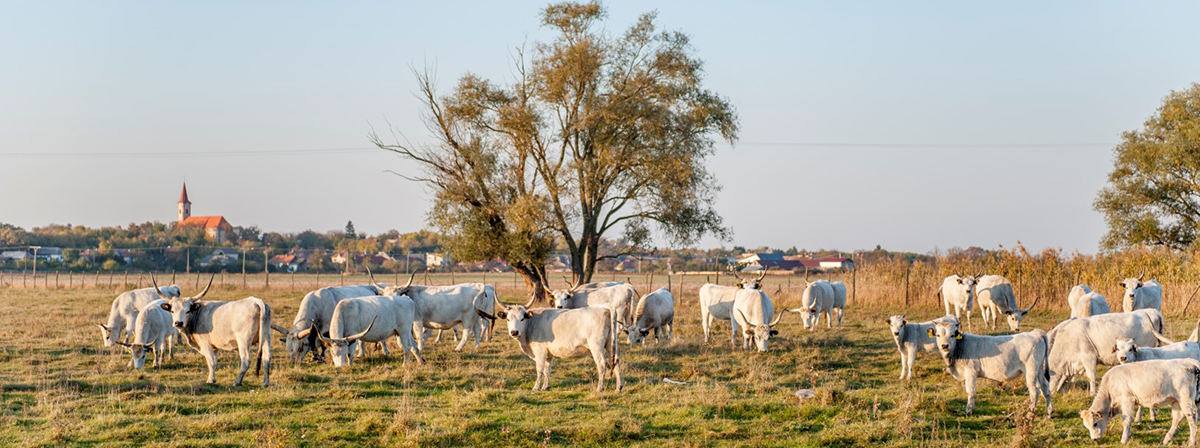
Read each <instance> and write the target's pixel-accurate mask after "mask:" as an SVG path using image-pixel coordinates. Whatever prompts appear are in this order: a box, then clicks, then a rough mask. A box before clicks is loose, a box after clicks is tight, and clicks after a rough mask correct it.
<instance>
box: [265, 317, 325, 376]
mask: <svg viewBox="0 0 1200 448" xmlns="http://www.w3.org/2000/svg"><path fill="white" fill-rule="evenodd" d="M307 324H308V325H307V326H305V328H304V329H303V330H300V331H296V327H295V326H293V327H292V330H291V331H288V332H286V334H285V335H284V337H282V338H279V340H280V341H281V342H283V346H284V347H287V352H288V357H289V358H291V361H292V365H296V364H299V363H300V362H301V361H303V360H304V355H306V354H308V352H309V351H311V350H312V349H313V347H316V346H317V343H318V342H320V339H319V338H317V333H320V332H321V323H320V322H317V320H316V319H310V320H309V321H308V322H307ZM272 327H274V325H272Z"/></svg>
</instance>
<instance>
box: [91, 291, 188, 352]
mask: <svg viewBox="0 0 1200 448" xmlns="http://www.w3.org/2000/svg"><path fill="white" fill-rule="evenodd" d="M161 291H162V295H163V296H165V297H179V286H176V285H169V286H164V287H162V290H161ZM158 296H159V295H158V294H156V293H155V292H154V288H142V289H135V290H133V291H126V292H123V293H121V294H120V295H118V296H117V298H116V299H113V302H112V308H111V309H109V311H108V322H107V324H96V325H97V326H99V327H100V338H101V339H103V340H104V346H105V347H112V346H113V344H115V343H117V342H118V341H125V340H127V339H129V337H130V336H133V320H134V319H136V318H137V315H138V311H140V310H141V309H142V307H144V306H146V304H148V303H150V302H153V301H155V300H158Z"/></svg>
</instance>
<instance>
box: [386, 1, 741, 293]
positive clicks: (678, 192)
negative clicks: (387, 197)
mask: <svg viewBox="0 0 1200 448" xmlns="http://www.w3.org/2000/svg"><path fill="white" fill-rule="evenodd" d="M604 17H605V11H604V8H603V7H601V5H600V4H599V3H596V2H592V3H586V4H579V3H560V4H554V5H550V6H548V7H546V8H545V9H544V10H543V11H542V25H543V26H547V27H550V28H553V29H554V30H555V31H557V37H556V38H555V39H554V40H553V41H551V42H548V43H539V44H536V45H535V46H534V51H533V53H532V55H531V56H529V57H527V56H526V53H525V52H524V51H523V50H518V52H517V54H516V57H515V58H514V59H515V60H516V67H514V72H515V74H516V76H515V79H514V80H513V82H512V83H511V84H510V85H508V86H501V85H498V84H495V83H492V82H490V81H487V80H484V79H481V78H479V77H477V76H475V75H472V74H467V75H465V76H463V77H462V78H461V79H460V80H459V83H458V85H457V86H456V87H455V89H454V91H453V92H452V93H451V94H450V95H449V96H446V97H441V96H438V94H437V93H436V92H435V89H434V80H433V79H431V75H430V73H429V72H428V71H426V72H424V73H418V74H417V76H418V80H419V83H420V89H421V97H422V99H423V100H424V101H425V107H426V111H425V112H426V125H427V127H428V128H429V129H430V130H431V131H432V132H433V134H434V136H435V137H436V139H437V144H435V145H421V146H413V145H409V144H402V143H399V142H397V143H395V144H390V145H389V144H385V143H384V142H383V141H382V140H381V139H380V138H379V137H378V135H375V134H374V133H373V134H372V135H371V137H372V140H373V141H374V143H375V144H376V145H378V146H379V147H380V148H383V149H386V150H390V151H394V152H396V153H399V154H401V155H402V156H404V157H407V158H409V159H412V160H415V161H417V162H419V163H420V164H421V166H422V169H423V170H424V172H425V175H424V176H421V177H417V178H413V179H415V180H419V181H422V182H425V183H427V184H429V185H430V186H431V187H432V190H433V192H434V202H435V204H434V207H433V209H431V211H430V212H429V220H430V222H431V223H432V224H433V225H434V226H435V227H437V228H438V229H439V230H441V233H442V234H443V235H446V236H447V237H448V239H449V240H450V241H449V242H448V244H447V245H448V246H449V247H450V248H451V250H452V253H453V254H454V256H455V257H457V258H459V259H460V260H464V261H480V260H484V259H489V258H493V257H499V258H503V259H505V260H506V261H508V262H509V264H511V265H513V267H514V269H515V270H516V271H517V272H518V273H521V275H522V276H523V277H525V278H526V282H527V283H528V284H529V285H530V286H531V288H533V289H534V290H535V294H540V292H539V291H537V290H538V289H540V288H536V287H535V286H536V285H537V284H539V283H547V282H546V278H545V272H544V262H545V258H546V256H547V255H548V253H549V250H550V248H551V247H553V242H554V241H553V239H554V238H560V239H561V240H562V242H563V243H564V244H565V246H566V248H567V251H568V252H569V253H570V255H571V269H572V272H573V274H574V277H573V281H574V282H575V283H585V282H588V281H591V278H592V274H593V273H594V272H595V269H596V263H597V262H598V261H601V260H604V259H606V258H613V257H617V256H619V255H620V254H621V253H622V251H616V252H609V253H602V252H604V251H602V250H601V241H602V240H603V239H604V236H605V235H607V234H609V233H610V232H612V231H613V230H615V229H623V230H624V235H623V238H624V240H625V242H626V243H627V244H628V245H627V246H626V249H625V250H626V251H628V250H630V249H631V248H636V247H639V246H644V245H645V244H646V243H648V242H649V239H650V227H651V226H652V225H654V226H655V227H657V229H658V230H660V231H661V232H662V233H663V235H665V236H666V237H667V238H668V239H669V240H670V241H671V242H672V243H674V244H689V243H692V242H695V241H696V240H697V239H698V238H699V237H701V236H703V235H705V234H709V233H711V234H715V235H717V236H719V237H722V238H726V237H728V230H727V229H726V228H725V227H724V226H723V225H722V220H721V218H720V216H719V215H717V213H716V211H715V210H713V208H712V202H713V196H714V194H715V192H716V191H717V188H718V187H717V186H716V182H715V179H713V176H712V175H711V174H710V173H709V172H708V171H707V169H706V167H705V165H704V162H705V160H706V159H707V157H708V156H710V155H712V153H713V152H714V145H715V140H714V137H718V136H719V137H721V138H724V139H725V140H727V141H729V142H733V141H734V140H735V139H736V135H737V130H738V123H737V116H736V113H735V112H734V108H733V106H732V105H730V104H729V102H728V101H727V100H726V99H724V98H722V97H720V96H719V95H717V94H716V93H713V92H711V91H708V90H705V89H704V88H702V86H701V82H702V79H703V76H702V75H703V71H702V63H701V61H700V60H699V59H697V58H696V57H695V56H694V55H693V51H694V50H693V48H692V47H691V45H690V44H689V42H688V37H687V36H686V35H685V34H683V33H680V32H659V31H657V29H656V27H655V25H654V19H655V13H648V14H644V15H642V16H641V17H640V18H639V19H638V20H637V22H636V23H635V24H634V25H633V26H632V27H630V28H629V29H628V30H627V31H625V33H623V34H622V35H620V36H618V37H613V36H610V35H608V34H605V33H604V32H603V25H602V23H601V22H602V20H603V18H604Z"/></svg>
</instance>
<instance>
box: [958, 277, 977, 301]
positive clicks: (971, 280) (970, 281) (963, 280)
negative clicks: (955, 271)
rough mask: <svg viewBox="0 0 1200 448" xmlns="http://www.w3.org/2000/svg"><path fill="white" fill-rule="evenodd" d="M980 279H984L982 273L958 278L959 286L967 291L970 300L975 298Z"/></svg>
mask: <svg viewBox="0 0 1200 448" xmlns="http://www.w3.org/2000/svg"><path fill="white" fill-rule="evenodd" d="M980 277H983V274H982V273H979V274H975V275H959V276H958V284H960V285H963V287H964V289H966V290H967V298H968V299H973V298H974V297H975V286H976V285H978V284H979V278H980Z"/></svg>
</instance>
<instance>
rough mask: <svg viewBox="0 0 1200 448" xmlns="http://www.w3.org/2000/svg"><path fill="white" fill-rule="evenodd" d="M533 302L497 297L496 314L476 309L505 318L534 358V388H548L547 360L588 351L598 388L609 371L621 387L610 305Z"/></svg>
mask: <svg viewBox="0 0 1200 448" xmlns="http://www.w3.org/2000/svg"><path fill="white" fill-rule="evenodd" d="M532 304H533V300H530V301H529V303H527V304H525V305H505V304H503V303H500V301H499V300H496V314H495V315H490V314H488V313H485V312H483V311H482V310H477V311H476V312H477V313H479V315H480V316H482V317H484V318H487V319H494V318H499V319H504V320H505V321H507V323H508V334H509V335H511V336H512V337H513V339H515V340H516V341H517V343H518V344H519V345H520V346H521V351H522V352H523V353H525V356H528V357H529V359H532V360H533V362H534V368H535V370H537V379H536V380H534V382H533V390H535V391H536V390H546V389H549V388H550V364H551V362H552V361H553V359H554V358H577V357H580V356H585V355H587V354H589V353H590V354H591V355H592V360H593V361H595V363H596V376H597V378H596V382H597V383H598V384H597V386H596V390H597V391H603V390H604V381H605V379H606V378H607V377H608V375H609V373H610V372H611V373H612V375H613V376H615V377H616V380H617V390H618V391H620V390H621V389H622V388H623V387H624V383H623V382H622V381H621V361H620V355H619V352H618V348H617V346H618V345H619V344H618V343H617V334H616V333H615V332H614V331H613V324H612V322H613V317H612V311H611V310H609V308H607V307H587V308H577V309H556V308H534V309H529V308H528V307H529V306H530V305H532Z"/></svg>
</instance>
